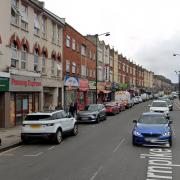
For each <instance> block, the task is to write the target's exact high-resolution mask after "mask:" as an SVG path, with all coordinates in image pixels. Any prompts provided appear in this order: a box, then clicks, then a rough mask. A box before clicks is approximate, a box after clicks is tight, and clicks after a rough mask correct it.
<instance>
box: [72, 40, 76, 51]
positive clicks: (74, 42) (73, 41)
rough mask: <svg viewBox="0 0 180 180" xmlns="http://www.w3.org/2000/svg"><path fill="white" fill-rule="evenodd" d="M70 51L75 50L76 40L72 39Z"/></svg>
mask: <svg viewBox="0 0 180 180" xmlns="http://www.w3.org/2000/svg"><path fill="white" fill-rule="evenodd" d="M72 49H73V50H76V40H75V39H72Z"/></svg>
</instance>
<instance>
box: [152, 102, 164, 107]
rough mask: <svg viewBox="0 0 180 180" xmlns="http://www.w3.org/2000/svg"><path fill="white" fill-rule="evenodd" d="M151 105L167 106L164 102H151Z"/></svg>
mask: <svg viewBox="0 0 180 180" xmlns="http://www.w3.org/2000/svg"><path fill="white" fill-rule="evenodd" d="M151 106H152V107H167V104H166V102H153V103H152V105H151Z"/></svg>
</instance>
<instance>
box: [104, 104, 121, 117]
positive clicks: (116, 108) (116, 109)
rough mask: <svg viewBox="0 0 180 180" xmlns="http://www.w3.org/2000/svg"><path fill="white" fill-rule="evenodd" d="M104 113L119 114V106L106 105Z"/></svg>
mask: <svg viewBox="0 0 180 180" xmlns="http://www.w3.org/2000/svg"><path fill="white" fill-rule="evenodd" d="M105 107H106V113H107V114H113V115H115V114H119V112H120V111H119V106H118V105H117V104H114V103H111V104H106V105H105Z"/></svg>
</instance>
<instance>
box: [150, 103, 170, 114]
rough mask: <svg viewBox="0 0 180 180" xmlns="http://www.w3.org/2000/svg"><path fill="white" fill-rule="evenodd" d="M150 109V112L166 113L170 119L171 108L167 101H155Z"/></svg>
mask: <svg viewBox="0 0 180 180" xmlns="http://www.w3.org/2000/svg"><path fill="white" fill-rule="evenodd" d="M149 107H150V112H159V113H164V114H165V116H166V117H168V118H169V106H168V104H167V102H166V101H163V100H154V101H153V102H152V103H151V105H149Z"/></svg>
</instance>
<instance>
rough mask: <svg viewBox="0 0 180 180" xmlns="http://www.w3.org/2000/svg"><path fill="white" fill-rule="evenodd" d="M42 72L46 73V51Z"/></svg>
mask: <svg viewBox="0 0 180 180" xmlns="http://www.w3.org/2000/svg"><path fill="white" fill-rule="evenodd" d="M42 73H46V52H45V51H43V52H42Z"/></svg>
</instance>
